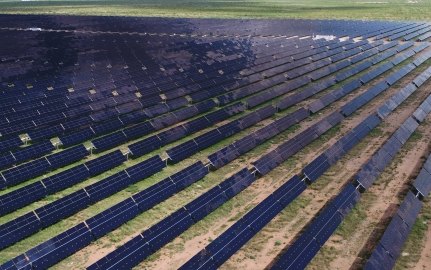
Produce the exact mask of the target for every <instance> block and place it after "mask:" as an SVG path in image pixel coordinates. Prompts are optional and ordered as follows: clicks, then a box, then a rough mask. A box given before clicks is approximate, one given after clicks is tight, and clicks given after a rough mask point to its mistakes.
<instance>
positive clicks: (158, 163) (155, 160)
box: [125, 155, 166, 182]
mask: <svg viewBox="0 0 431 270" xmlns="http://www.w3.org/2000/svg"><path fill="white" fill-rule="evenodd" d="M164 167H166V162H164V161H163V160H162V159H161V158H160V156H158V155H157V156H154V157H151V158H148V159H146V160H144V161H142V162H140V163H138V164H136V165H133V166H131V167H128V168H127V169H126V170H125V171H126V172H127V174H128V175H129V177H130V178H131V179H132V182H136V181H140V180H142V179H144V178H146V177H148V176H150V175H153V174H154V173H156V172H159V171H161V170H162V169H163V168H164Z"/></svg>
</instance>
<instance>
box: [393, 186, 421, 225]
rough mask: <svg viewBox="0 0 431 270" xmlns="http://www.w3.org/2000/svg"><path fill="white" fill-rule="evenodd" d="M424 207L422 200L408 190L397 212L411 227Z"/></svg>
mask: <svg viewBox="0 0 431 270" xmlns="http://www.w3.org/2000/svg"><path fill="white" fill-rule="evenodd" d="M421 208H422V202H421V201H420V200H419V199H418V198H416V196H415V195H414V194H413V193H412V192H408V193H407V195H406V197H405V198H404V201H403V202H402V203H401V205H400V207H399V208H398V212H397V214H398V215H399V216H400V218H401V219H402V220H403V221H404V223H406V224H407V226H409V228H410V229H411V228H412V227H413V225H414V224H415V221H416V218H417V217H418V215H419V212H420V210H421Z"/></svg>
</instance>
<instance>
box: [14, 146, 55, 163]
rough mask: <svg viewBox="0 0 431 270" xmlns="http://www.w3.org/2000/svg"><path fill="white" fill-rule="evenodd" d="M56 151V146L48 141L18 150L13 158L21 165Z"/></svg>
mask: <svg viewBox="0 0 431 270" xmlns="http://www.w3.org/2000/svg"><path fill="white" fill-rule="evenodd" d="M54 149H55V147H54V145H52V143H51V142H50V141H47V142H42V143H38V144H34V145H31V146H28V147H25V148H23V149H21V150H17V151H15V152H13V156H14V157H15V159H16V162H18V163H19V162H22V161H25V160H29V159H32V158H36V157H40V156H41V155H44V154H47V153H49V152H51V151H53V150H54Z"/></svg>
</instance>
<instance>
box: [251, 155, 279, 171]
mask: <svg viewBox="0 0 431 270" xmlns="http://www.w3.org/2000/svg"><path fill="white" fill-rule="evenodd" d="M283 161H284V159H283V158H282V157H281V156H280V155H279V154H278V152H276V151H271V152H269V153H268V154H266V155H264V156H263V157H261V158H259V159H258V160H256V161H254V162H252V165H253V166H254V168H255V169H256V170H257V171H258V172H259V174H261V175H265V174H267V173H268V172H270V171H271V170H272V169H274V168H275V167H277V166H278V165H280V164H281V163H282V162H283Z"/></svg>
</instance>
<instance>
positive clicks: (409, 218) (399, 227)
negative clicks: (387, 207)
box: [364, 176, 431, 270]
mask: <svg viewBox="0 0 431 270" xmlns="http://www.w3.org/2000/svg"><path fill="white" fill-rule="evenodd" d="M427 180H428V181H429V182H431V176H430V177H429V178H428V179H427ZM421 208H422V202H421V201H420V200H419V199H418V198H417V197H416V196H415V195H414V194H413V193H412V192H411V191H409V192H408V193H407V195H406V197H405V198H404V201H403V203H402V204H401V205H400V207H399V208H398V211H397V213H395V215H394V216H393V217H392V220H391V222H390V223H389V225H388V227H387V228H386V230H385V232H384V233H383V236H382V238H381V239H380V240H379V242H378V243H377V246H376V247H375V248H374V250H373V253H372V254H371V256H370V258H369V259H368V261H367V263H366V264H365V266H364V269H366V270H372V269H376V270H377V269H379V270H380V269H381V270H390V269H392V268H393V267H394V266H395V262H396V260H397V259H398V257H399V256H400V255H401V251H402V248H403V245H404V243H405V242H406V240H407V237H408V235H409V233H410V232H411V231H412V229H413V225H414V223H415V221H416V218H417V217H418V215H419V212H420V210H421Z"/></svg>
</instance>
